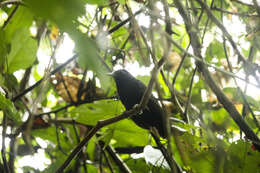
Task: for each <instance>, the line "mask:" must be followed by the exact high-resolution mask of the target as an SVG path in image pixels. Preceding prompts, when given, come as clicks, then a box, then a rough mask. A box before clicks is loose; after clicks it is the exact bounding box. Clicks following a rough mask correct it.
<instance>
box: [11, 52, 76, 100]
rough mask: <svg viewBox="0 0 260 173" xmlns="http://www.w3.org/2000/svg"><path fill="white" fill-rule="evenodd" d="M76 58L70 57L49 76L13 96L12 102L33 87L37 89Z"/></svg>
mask: <svg viewBox="0 0 260 173" xmlns="http://www.w3.org/2000/svg"><path fill="white" fill-rule="evenodd" d="M77 57H78V55H77V54H75V55H74V56H73V57H71V58H70V59H68V60H67V61H66V62H64V63H63V64H61V65H60V66H58V67H57V68H56V69H54V70H53V71H51V72H50V74H49V76H45V77H43V78H42V79H40V80H39V81H37V82H36V83H35V84H33V85H32V86H30V87H28V88H26V89H25V90H24V91H23V92H21V93H19V94H17V95H16V96H14V97H13V98H12V101H13V102H15V101H16V100H17V99H19V98H21V97H22V96H24V95H25V94H27V93H28V92H29V91H31V90H33V89H34V88H35V87H37V86H38V85H40V84H41V83H42V82H43V81H44V80H46V79H48V78H49V77H50V76H51V75H53V74H55V73H57V72H59V71H60V70H61V69H62V68H63V67H65V66H66V65H68V64H69V63H70V62H72V61H73V60H74V59H76V58H77Z"/></svg>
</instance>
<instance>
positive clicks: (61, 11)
mask: <svg viewBox="0 0 260 173" xmlns="http://www.w3.org/2000/svg"><path fill="white" fill-rule="evenodd" d="M24 3H25V4H26V6H27V7H29V9H30V10H31V11H32V12H33V13H34V14H35V15H36V16H39V17H42V18H44V19H48V20H51V21H52V22H54V23H55V24H57V25H58V27H59V29H61V30H62V31H65V32H68V33H70V31H71V30H73V29H76V28H77V26H76V25H75V22H76V21H77V18H78V17H80V16H82V15H84V14H85V8H84V3H83V1H82V0H73V1H71V0H62V1H60V0H44V1H41V0H25V1H24Z"/></svg>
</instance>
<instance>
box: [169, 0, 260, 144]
mask: <svg viewBox="0 0 260 173" xmlns="http://www.w3.org/2000/svg"><path fill="white" fill-rule="evenodd" d="M197 1H198V2H199V3H200V4H203V5H202V7H205V8H207V9H206V11H207V13H208V11H209V8H208V6H207V5H205V4H204V3H202V1H201V0H197ZM174 2H175V4H176V6H177V8H178V11H179V12H180V14H181V16H182V17H183V19H184V22H185V26H186V30H187V32H188V34H189V37H190V40H191V45H192V47H193V51H194V54H195V55H196V56H197V57H199V58H200V59H202V56H201V44H200V42H199V37H198V32H197V30H196V29H195V28H194V27H193V26H192V23H191V20H190V18H189V17H188V14H187V11H186V10H185V9H184V7H183V5H182V3H181V2H180V0H174ZM208 14H209V13H208ZM197 66H198V69H199V71H200V72H201V73H202V74H203V76H204V79H205V81H206V83H207V84H208V85H209V87H210V88H211V90H212V91H213V92H214V93H215V95H216V96H217V98H218V100H219V102H220V103H222V105H223V106H224V108H225V109H226V111H227V112H228V113H229V115H230V116H231V117H232V119H233V120H234V121H235V122H236V124H237V125H238V126H239V127H240V129H241V130H242V131H243V132H244V133H245V135H246V137H247V138H248V139H250V140H251V141H253V142H256V143H259V142H260V140H259V138H258V137H257V135H256V134H255V133H254V132H253V130H252V129H251V128H250V127H249V126H248V124H247V123H246V122H245V121H244V119H243V118H242V117H241V115H240V114H239V112H238V111H237V109H236V108H235V106H234V105H233V103H232V102H231V101H230V100H229V99H228V98H227V96H226V95H225V94H224V93H223V91H222V90H221V89H220V88H219V86H218V85H217V84H216V83H215V81H214V79H213V78H212V76H211V75H210V72H209V71H208V69H207V68H206V67H205V65H204V64H203V63H202V62H201V61H197Z"/></svg>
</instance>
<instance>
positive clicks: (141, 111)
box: [133, 104, 143, 115]
mask: <svg viewBox="0 0 260 173" xmlns="http://www.w3.org/2000/svg"><path fill="white" fill-rule="evenodd" d="M139 106H140V105H139V104H135V105H134V106H133V109H139ZM142 113H143V110H142V109H141V110H140V111H139V112H138V115H141V114H142Z"/></svg>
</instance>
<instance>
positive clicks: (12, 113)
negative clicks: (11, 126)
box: [0, 93, 21, 123]
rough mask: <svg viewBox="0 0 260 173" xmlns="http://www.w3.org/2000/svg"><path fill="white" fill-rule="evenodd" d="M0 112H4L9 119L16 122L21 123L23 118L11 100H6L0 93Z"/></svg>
mask: <svg viewBox="0 0 260 173" xmlns="http://www.w3.org/2000/svg"><path fill="white" fill-rule="evenodd" d="M0 110H3V112H4V113H5V115H7V116H8V118H10V119H12V120H13V121H14V122H17V123H18V122H21V118H20V116H19V113H18V112H17V110H16V108H15V107H14V104H13V102H11V100H9V99H7V98H5V96H4V95H3V94H1V93H0Z"/></svg>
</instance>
